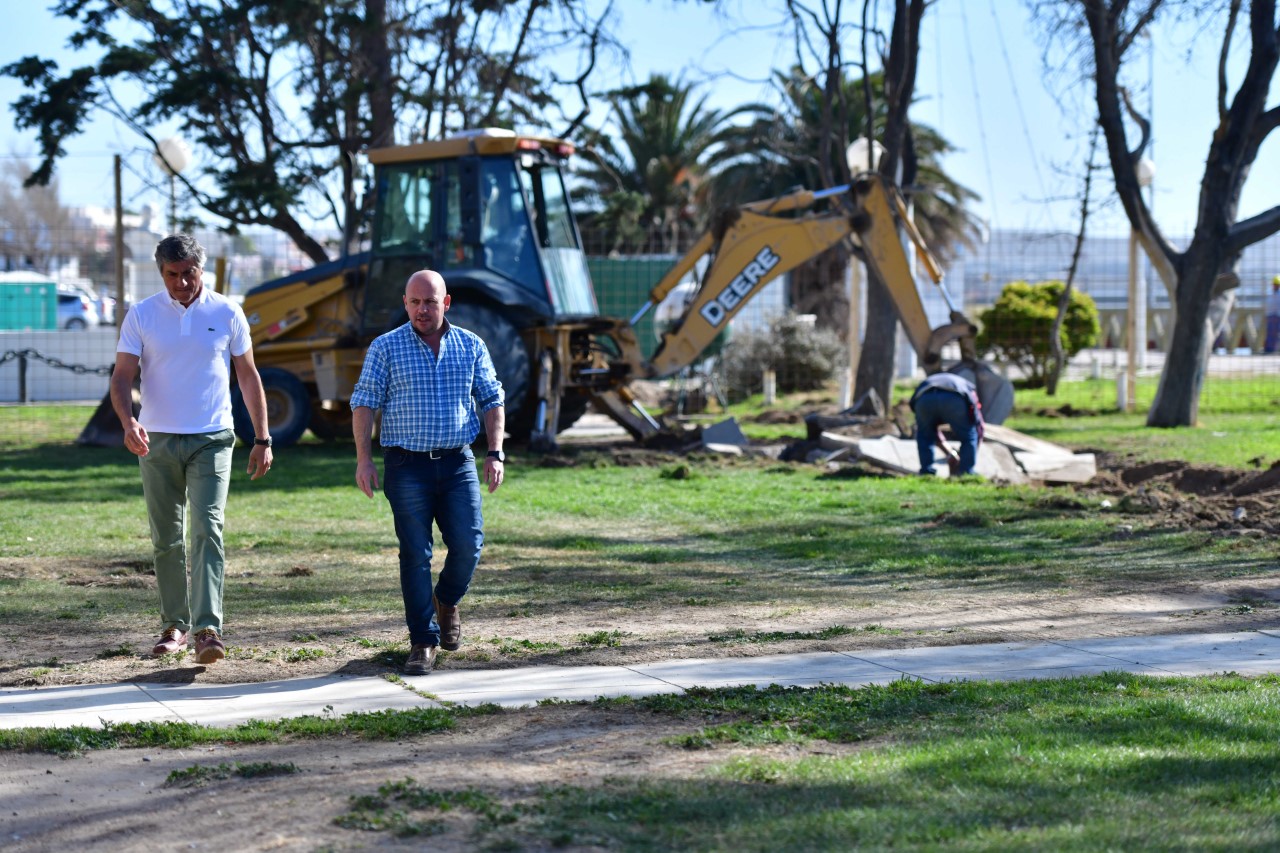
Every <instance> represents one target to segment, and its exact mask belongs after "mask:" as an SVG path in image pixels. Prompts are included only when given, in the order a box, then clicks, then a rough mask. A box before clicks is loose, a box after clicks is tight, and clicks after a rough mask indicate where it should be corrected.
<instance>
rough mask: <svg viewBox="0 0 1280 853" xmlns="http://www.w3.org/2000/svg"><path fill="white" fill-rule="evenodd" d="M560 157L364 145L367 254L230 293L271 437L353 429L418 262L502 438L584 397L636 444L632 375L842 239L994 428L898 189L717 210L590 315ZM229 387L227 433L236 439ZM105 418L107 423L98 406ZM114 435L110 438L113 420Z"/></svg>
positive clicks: (713, 328) (534, 438) (521, 145)
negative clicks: (369, 360) (669, 319)
mask: <svg viewBox="0 0 1280 853" xmlns="http://www.w3.org/2000/svg"><path fill="white" fill-rule="evenodd" d="M573 152H574V147H573V145H572V144H571V143H569V142H566V141H565V140H561V139H553V138H546V137H537V136H528V135H517V134H514V133H511V132H509V131H501V130H481V131H471V132H465V133H462V134H459V135H457V136H455V137H452V138H450V139H445V140H441V141H434V142H424V143H420V144H416V145H405V146H397V147H393V148H383V149H377V150H373V151H370V152H369V155H368V157H369V161H370V162H371V163H372V164H373V166H374V167H375V176H374V184H375V192H376V204H375V214H374V221H373V228H372V241H371V245H370V248H369V250H368V251H366V252H361V253H359V254H353V255H350V256H348V257H344V258H341V259H339V260H336V261H333V262H331V263H328V264H322V265H319V266H317V267H314V268H312V269H309V270H305V271H303V272H299V273H296V274H294V275H290V276H286V277H284V278H281V279H277V280H275V281H271V282H267V283H265V284H262V285H260V286H258V287H255V288H253V289H252V290H250V291H249V292H248V293H247V294H246V295H245V298H244V303H243V304H244V311H245V314H246V316H247V317H248V320H249V324H250V328H251V330H252V336H253V344H254V358H255V361H256V362H257V364H258V367H259V371H260V373H261V375H262V381H263V385H264V388H265V389H266V394H267V408H268V417H269V419H270V423H271V434H272V437H273V438H274V440H275V442H276V443H277V444H279V445H282V446H284V445H289V444H292V443H294V442H296V441H297V440H298V439H299V438H300V437H301V436H302V434H303V433H304V432H305V431H306V430H307V429H308V428H310V429H311V431H312V432H313V433H315V434H316V435H317V436H319V437H320V438H329V437H335V436H339V435H348V434H350V420H351V412H350V408H349V405H348V401H349V400H350V396H351V392H352V390H353V387H354V385H355V382H356V380H357V379H358V377H359V374H360V367H361V365H362V363H363V361H364V353H365V350H366V348H367V347H368V345H369V343H370V342H371V341H372V340H373V338H375V337H376V336H378V335H380V334H382V333H384V332H387V331H389V330H390V329H392V328H394V327H395V326H398V325H400V324H401V323H403V322H405V315H404V309H403V306H402V303H401V294H402V293H403V290H404V283H405V281H406V279H408V277H409V275H410V274H411V273H412V272H414V271H415V270H419V269H422V268H424V267H429V268H432V269H435V270H438V271H439V272H440V273H441V274H442V275H443V276H444V277H445V280H446V282H447V284H448V289H449V293H450V295H451V296H452V307H451V308H450V311H449V320H450V322H452V323H454V324H455V325H458V326H461V327H463V328H466V329H469V330H471V331H473V332H476V333H477V334H479V335H480V336H481V337H482V338H483V339H484V340H485V342H486V344H487V345H488V347H489V351H490V353H491V354H492V356H493V361H494V366H495V367H496V369H497V372H498V377H499V379H500V380H501V381H502V383H503V386H504V388H505V390H506V395H507V428H508V430H509V431H510V432H511V434H512V436H513V437H514V438H515V439H516V440H517V441H520V440H527V441H528V442H529V444H530V446H531V448H533V449H535V450H539V449H550V448H552V447H554V446H555V436H556V434H557V433H558V432H560V431H561V430H562V429H564V428H567V427H568V426H569V425H571V424H572V423H573V422H574V421H576V420H577V419H578V418H579V417H580V416H581V415H582V414H583V412H584V411H586V409H587V406H588V405H590V404H593V403H594V405H595V406H596V407H597V408H598V409H599V410H600V411H602V412H605V413H607V414H608V415H609V416H610V417H612V418H613V419H614V420H615V421H617V422H618V423H619V424H621V425H622V426H623V427H624V428H625V429H627V430H628V431H629V432H630V433H631V434H632V435H633V436H634V437H636V438H637V439H646V438H649V437H651V436H653V435H655V434H656V433H658V432H660V431H661V430H662V424H661V423H659V421H658V420H657V419H655V418H654V417H652V416H651V415H650V414H649V413H647V412H646V411H645V410H644V409H643V408H642V407H641V406H639V405H638V404H637V402H636V399H635V395H634V394H633V392H632V388H631V386H630V384H629V383H631V382H632V381H634V380H637V379H651V378H662V377H666V376H671V375H673V374H675V373H677V372H678V371H679V370H680V369H681V368H683V367H686V366H688V365H691V364H693V363H694V361H695V360H696V359H697V358H698V356H699V355H700V354H701V353H702V352H703V351H704V350H705V349H706V348H707V347H708V346H709V345H710V343H711V342H712V341H713V340H714V339H715V337H716V335H717V334H718V333H719V332H720V331H721V330H722V329H723V328H724V326H725V324H726V323H728V321H729V320H730V319H731V318H732V317H733V316H734V315H735V314H736V313H737V312H738V311H739V310H740V309H741V307H742V306H743V305H744V304H745V303H747V302H748V301H750V300H751V299H752V298H753V297H754V296H755V295H756V294H757V293H759V292H760V289H761V288H762V287H763V286H764V285H765V284H766V283H768V282H769V281H770V280H772V279H773V278H776V277H777V276H778V275H781V274H782V273H784V272H786V271H788V270H790V269H793V268H794V267H796V266H797V265H799V264H800V263H802V262H804V261H806V260H808V259H809V258H812V257H814V256H816V255H818V254H819V253H821V252H822V251H823V250H825V249H826V248H828V247H830V246H832V245H834V244H836V243H838V242H840V241H841V240H845V239H851V240H852V241H853V242H854V244H855V246H856V247H857V248H858V251H859V252H860V253H861V254H862V256H863V257H865V258H866V260H867V262H868V263H869V264H871V265H872V266H873V267H874V268H875V269H876V271H877V272H878V273H879V275H880V277H881V279H882V280H883V281H885V282H886V283H887V284H888V285H889V287H890V290H891V291H892V293H893V298H894V301H895V304H897V306H898V312H899V315H900V317H901V319H902V322H903V325H904V327H905V328H906V329H907V335H908V338H909V339H910V341H911V343H912V345H913V346H914V347H915V349H916V351H917V352H918V353H919V355H920V357H921V359H922V361H923V363H924V367H925V370H926V371H928V372H933V371H935V370H938V369H941V368H942V363H941V350H942V346H943V345H944V344H946V343H947V342H949V341H952V340H959V341H960V344H961V346H960V350H961V354H962V360H963V361H966V362H968V363H969V364H971V365H972V366H973V367H974V368H975V370H976V371H977V372H978V373H979V377H978V378H979V379H980V380H982V379H983V378H984V377H985V380H986V381H985V383H984V382H982V381H980V382H979V388H980V393H982V394H983V395H984V400H983V402H984V407H986V409H987V413H988V418H989V419H990V420H991V421H992V422H993V423H998V422H1000V420H1003V416H1004V415H1003V414H1001V412H1002V411H1003V413H1004V414H1007V412H1008V408H1010V407H1011V400H1012V391H1011V389H1010V388H1009V386H1008V383H1007V382H1005V381H1004V380H1003V379H1001V378H1000V377H998V376H997V375H996V374H995V373H994V372H991V371H990V370H984V366H983V365H981V364H980V363H979V362H977V361H976V360H975V359H974V358H973V350H972V340H973V338H972V336H973V333H974V331H975V330H974V327H973V326H972V325H971V324H970V323H968V321H967V320H965V319H964V318H963V317H962V316H961V315H960V314H959V313H958V312H955V311H953V313H952V322H951V323H949V324H948V325H945V326H943V327H942V328H939V329H932V328H930V327H929V324H928V321H927V318H926V316H925V312H924V309H923V306H922V304H921V302H920V297H919V294H918V293H917V291H916V286H915V282H914V279H913V277H912V276H911V274H910V271H909V268H908V259H907V254H906V252H905V251H904V249H903V246H902V243H901V241H900V239H899V237H898V231H897V228H898V226H901V227H902V228H904V229H906V232H907V233H908V234H910V235H911V238H912V240H913V241H914V243H915V246H916V250H917V252H918V253H919V254H920V256H921V259H922V261H923V264H924V267H925V268H926V269H927V270H928V272H929V273H930V275H931V276H933V277H934V280H935V281H940V280H941V274H940V271H939V270H938V268H937V265H936V264H935V263H934V262H933V260H932V257H931V256H930V255H929V253H928V251H927V250H926V249H925V248H924V244H923V243H922V242H921V241H920V239H919V236H918V235H917V234H916V233H915V231H914V229H913V228H912V227H911V223H910V220H909V218H907V217H906V216H904V215H903V210H902V204H901V200H900V198H899V196H898V195H897V192H896V190H894V189H893V188H892V187H891V186H889V185H887V184H885V183H884V182H883V181H882V180H881V179H880V178H878V177H876V176H873V175H866V176H862V177H861V178H860V179H859V180H857V181H856V182H855V183H853V184H852V185H850V186H848V187H840V188H837V189H832V190H826V191H823V192H809V191H801V192H795V193H791V194H789V195H785V196H782V197H780V198H777V199H771V200H767V201H760V202H755V203H752V204H747V205H744V206H742V207H740V208H738V209H736V210H732V211H729V212H728V213H726V214H725V215H723V216H721V217H720V219H719V222H718V223H717V226H716V227H715V228H714V229H712V230H711V231H709V232H708V233H707V234H706V235H704V236H703V237H702V238H701V240H699V242H698V244H697V245H696V246H695V247H694V249H693V250H692V251H690V252H689V253H688V254H687V255H686V256H685V257H684V258H682V259H681V260H680V261H679V262H677V263H676V265H675V266H674V267H673V268H672V269H671V271H670V272H669V273H668V274H667V275H666V276H664V277H663V279H662V280H661V281H660V282H659V283H658V285H657V286H656V287H655V288H654V289H653V291H652V294H651V298H650V301H649V303H648V306H646V309H642V310H641V312H640V313H638V314H637V315H636V317H635V318H633V319H632V320H631V321H630V322H629V321H628V320H626V319H620V318H614V317H605V316H602V315H601V314H600V311H599V309H598V306H597V303H596V299H595V295H594V292H593V290H592V286H591V279H590V275H589V273H588V271H587V262H586V255H585V253H584V252H583V249H582V243H581V238H580V236H579V233H578V227H577V223H576V221H575V219H574V216H573V211H572V208H571V206H570V203H569V194H568V192H567V191H566V189H565V184H564V177H563V171H562V169H563V166H564V164H565V161H566V160H567V159H568V158H569V157H570V156H571V155H572V154H573ZM842 194H847V195H848V198H849V200H850V202H851V203H850V205H849V206H848V209H849V210H852V211H853V213H852V214H849V213H847V212H844V211H842V210H841V209H840V207H839V206H838V205H823V207H824V209H823V210H821V211H815V210H814V209H813V208H814V207H815V206H817V205H818V203H819V202H822V201H824V200H829V199H831V198H833V197H834V196H836V195H842ZM704 257H705V258H707V263H706V264H705V271H704V272H703V274H702V276H701V279H700V281H699V287H698V290H697V293H696V296H695V297H694V300H693V302H692V304H691V305H690V306H689V309H688V311H687V312H686V314H685V316H684V317H683V318H682V319H681V320H680V322H679V323H677V324H676V326H675V327H674V328H673V329H672V330H671V331H669V332H667V333H666V334H665V335H664V336H663V339H662V343H661V345H660V347H659V349H658V350H657V351H656V352H655V354H654V356H653V357H652V358H651V359H645V358H644V357H643V355H642V351H641V348H640V346H639V343H638V341H637V338H636V334H635V329H634V326H635V323H636V322H638V320H639V318H640V317H641V316H642V315H643V313H644V310H647V308H648V307H651V306H652V305H654V304H657V302H659V301H661V300H662V298H663V297H665V296H666V295H667V293H669V292H670V291H671V289H672V288H674V287H675V285H676V284H677V283H678V282H680V281H681V280H682V279H683V278H685V277H686V276H687V275H688V274H690V273H691V272H692V271H693V270H694V269H695V267H696V266H697V265H698V263H699V261H700V260H701V259H702V258H704ZM1002 383H1003V384H1002ZM984 384H985V388H984ZM236 392H237V389H233V394H232V396H233V408H234V412H235V417H236V432H237V433H238V434H239V435H240V437H241V438H242V439H243V440H245V441H251V440H252V436H253V428H252V424H251V423H250V421H249V418H248V416H247V413H246V411H245V408H244V405H243V403H242V402H241V401H240V400H239V396H238V394H237V393H236ZM106 416H107V419H108V420H113V415H111V413H110V411H109V406H108V410H107V415H106ZM110 426H112V425H111V424H106V423H104V424H99V427H110ZM114 430H115V433H116V440H117V442H118V440H119V425H118V424H114ZM87 432H88V429H86V433H87ZM98 432H99V433H101V432H102V429H99V430H98Z"/></svg>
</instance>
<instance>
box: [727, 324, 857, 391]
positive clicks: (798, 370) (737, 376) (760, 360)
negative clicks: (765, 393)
mask: <svg viewBox="0 0 1280 853" xmlns="http://www.w3.org/2000/svg"><path fill="white" fill-rule="evenodd" d="M844 354H845V348H844V345H843V344H842V343H841V342H840V339H839V338H838V337H837V336H836V334H835V333H834V332H832V331H830V330H829V329H818V328H815V327H814V325H813V322H812V321H811V320H809V319H808V318H804V319H802V318H801V317H799V316H798V315H796V314H791V313H788V314H784V315H783V316H781V317H778V318H777V319H775V320H773V321H772V322H770V324H769V328H768V329H767V330H763V331H761V330H754V329H753V330H751V331H747V332H739V331H738V330H736V329H735V330H734V333H733V336H732V337H730V338H729V341H728V343H727V344H725V347H724V350H723V351H722V352H721V355H720V369H721V373H722V375H723V379H724V385H725V389H724V390H725V392H726V393H728V394H729V395H730V396H747V395H749V394H754V393H757V392H759V391H760V390H762V388H763V387H764V381H763V373H764V371H765V370H772V371H773V372H774V373H775V374H776V375H777V377H778V393H780V394H789V393H792V392H794V391H813V390H816V389H818V388H821V387H823V386H824V385H825V384H826V383H827V382H829V381H830V380H831V377H832V376H833V375H834V374H835V371H836V368H837V367H839V366H840V365H842V364H843V361H844Z"/></svg>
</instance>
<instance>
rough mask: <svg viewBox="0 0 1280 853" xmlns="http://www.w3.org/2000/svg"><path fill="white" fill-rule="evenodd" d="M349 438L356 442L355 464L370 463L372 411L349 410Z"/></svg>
mask: <svg viewBox="0 0 1280 853" xmlns="http://www.w3.org/2000/svg"><path fill="white" fill-rule="evenodd" d="M351 437H352V438H353V439H355V442H356V462H357V463H360V462H372V461H373V409H370V408H368V407H366V406H356V407H355V408H354V409H352V410H351Z"/></svg>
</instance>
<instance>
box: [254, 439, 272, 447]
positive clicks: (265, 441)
mask: <svg viewBox="0 0 1280 853" xmlns="http://www.w3.org/2000/svg"><path fill="white" fill-rule="evenodd" d="M253 443H254V444H256V445H257V446H258V447H270V446H271V439H270V438H255V439H254V440H253Z"/></svg>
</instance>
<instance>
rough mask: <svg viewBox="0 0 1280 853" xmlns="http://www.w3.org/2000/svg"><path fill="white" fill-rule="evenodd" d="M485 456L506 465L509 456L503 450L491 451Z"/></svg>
mask: <svg viewBox="0 0 1280 853" xmlns="http://www.w3.org/2000/svg"><path fill="white" fill-rule="evenodd" d="M485 455H486V456H488V457H490V458H492V459H497V460H498V461H499V462H501V463H503V464H506V461H507V454H505V453H503V452H502V451H501V450H490V451H489V452H488V453H486V454H485Z"/></svg>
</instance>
